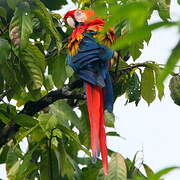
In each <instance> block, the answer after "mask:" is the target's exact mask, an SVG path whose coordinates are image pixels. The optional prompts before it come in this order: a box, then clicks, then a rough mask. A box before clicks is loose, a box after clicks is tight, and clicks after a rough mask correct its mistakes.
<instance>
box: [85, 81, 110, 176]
mask: <svg viewBox="0 0 180 180" xmlns="http://www.w3.org/2000/svg"><path fill="white" fill-rule="evenodd" d="M86 94H87V105H88V112H89V120H90V127H91V148H92V156H93V159H94V160H96V158H97V157H98V155H99V152H101V156H102V162H103V169H104V174H105V175H107V173H108V159H107V156H108V154H107V146H106V133H105V120H104V99H103V89H102V88H101V87H99V86H95V85H91V84H89V83H86Z"/></svg>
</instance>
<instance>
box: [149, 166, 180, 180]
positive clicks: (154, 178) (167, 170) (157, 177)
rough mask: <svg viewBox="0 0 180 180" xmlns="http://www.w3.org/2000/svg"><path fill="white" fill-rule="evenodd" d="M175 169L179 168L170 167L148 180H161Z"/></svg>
mask: <svg viewBox="0 0 180 180" xmlns="http://www.w3.org/2000/svg"><path fill="white" fill-rule="evenodd" d="M175 169H179V167H169V168H165V169H162V170H160V171H158V172H157V173H155V174H152V175H151V176H150V177H149V178H148V179H147V180H159V179H160V178H161V177H162V176H164V175H166V174H168V173H169V172H171V171H173V170H175Z"/></svg>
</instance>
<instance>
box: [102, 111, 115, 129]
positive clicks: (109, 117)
mask: <svg viewBox="0 0 180 180" xmlns="http://www.w3.org/2000/svg"><path fill="white" fill-rule="evenodd" d="M104 118H105V122H106V126H107V127H114V122H115V116H114V114H113V113H110V112H108V111H107V110H106V111H105V112H104Z"/></svg>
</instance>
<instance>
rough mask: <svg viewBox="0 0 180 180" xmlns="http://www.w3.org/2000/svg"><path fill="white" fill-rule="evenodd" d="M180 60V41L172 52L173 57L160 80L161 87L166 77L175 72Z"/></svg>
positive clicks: (170, 58) (171, 56)
mask: <svg viewBox="0 0 180 180" xmlns="http://www.w3.org/2000/svg"><path fill="white" fill-rule="evenodd" d="M179 60H180V41H179V42H178V43H177V45H176V47H175V48H174V49H173V50H172V53H171V55H170V56H169V58H168V60H167V63H166V66H165V67H164V70H163V72H162V73H161V76H160V78H159V81H160V85H161V83H163V81H164V80H165V79H166V77H167V76H168V75H169V74H170V73H171V72H172V71H173V69H174V68H175V65H176V64H177V63H178V61H179Z"/></svg>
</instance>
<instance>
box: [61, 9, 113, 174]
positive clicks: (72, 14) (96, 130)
mask: <svg viewBox="0 0 180 180" xmlns="http://www.w3.org/2000/svg"><path fill="white" fill-rule="evenodd" d="M64 21H65V22H66V23H68V25H69V26H71V27H72V28H74V30H73V32H72V34H71V36H70V37H69V43H68V49H69V55H68V56H67V63H68V64H69V65H70V66H71V67H72V68H73V70H74V71H75V72H76V73H77V75H78V76H79V77H80V78H81V79H83V80H84V83H85V88H86V96H87V107H88V114H89V120H90V127H91V149H92V156H93V159H94V160H96V158H97V157H98V156H99V153H100V152H101V156H102V162H103V169H104V174H105V175H107V173H108V159H107V157H108V153H107V145H106V133H105V120H104V109H107V110H108V111H109V112H112V110H113V89H112V83H111V79H110V75H109V72H108V65H109V62H108V61H109V60H110V59H111V58H112V57H113V55H114V52H113V51H112V50H111V49H109V48H108V47H106V46H105V45H103V44H99V43H98V42H97V41H96V39H95V37H96V36H97V35H98V32H99V31H101V30H102V29H103V26H104V24H105V21H104V20H103V19H100V18H97V17H96V18H95V13H94V12H93V11H89V10H79V9H76V10H73V11H69V12H67V13H66V15H65V16H64ZM113 39H114V34H113V32H112V30H111V31H109V32H108V33H107V36H105V38H104V39H102V42H104V43H106V44H108V43H112V41H113Z"/></svg>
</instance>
